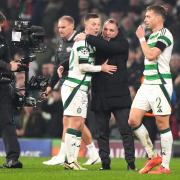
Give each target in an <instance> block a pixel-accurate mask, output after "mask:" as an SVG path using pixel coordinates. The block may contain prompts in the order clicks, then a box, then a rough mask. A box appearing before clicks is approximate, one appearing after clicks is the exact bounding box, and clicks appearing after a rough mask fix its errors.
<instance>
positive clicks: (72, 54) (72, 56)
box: [69, 51, 74, 69]
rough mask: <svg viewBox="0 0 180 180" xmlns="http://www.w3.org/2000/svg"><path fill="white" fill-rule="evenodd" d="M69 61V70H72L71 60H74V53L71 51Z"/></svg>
mask: <svg viewBox="0 0 180 180" xmlns="http://www.w3.org/2000/svg"><path fill="white" fill-rule="evenodd" d="M70 57H71V59H70V60H69V69H71V68H72V63H73V60H74V51H71V56H70Z"/></svg>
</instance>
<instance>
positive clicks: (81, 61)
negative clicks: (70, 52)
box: [79, 58, 89, 64]
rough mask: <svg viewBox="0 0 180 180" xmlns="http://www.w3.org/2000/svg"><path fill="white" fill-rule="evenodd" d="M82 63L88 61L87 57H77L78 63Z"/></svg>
mask: <svg viewBox="0 0 180 180" xmlns="http://www.w3.org/2000/svg"><path fill="white" fill-rule="evenodd" d="M84 63H85V64H87V63H89V62H88V59H86V58H80V59H79V64H84Z"/></svg>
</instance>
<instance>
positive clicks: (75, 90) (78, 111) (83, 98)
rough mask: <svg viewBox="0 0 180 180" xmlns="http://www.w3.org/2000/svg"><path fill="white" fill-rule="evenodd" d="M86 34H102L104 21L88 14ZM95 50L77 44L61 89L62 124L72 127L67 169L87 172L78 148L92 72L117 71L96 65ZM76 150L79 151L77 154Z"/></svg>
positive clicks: (67, 153) (108, 66) (68, 133)
mask: <svg viewBox="0 0 180 180" xmlns="http://www.w3.org/2000/svg"><path fill="white" fill-rule="evenodd" d="M84 25H85V33H86V34H91V35H97V34H98V33H99V31H100V27H101V21H100V18H99V16H98V15H97V14H93V13H90V14H87V15H86V17H85V19H84ZM94 53H95V48H94V47H91V46H90V45H88V44H87V43H86V41H79V42H75V43H74V45H73V47H72V50H71V55H70V59H69V71H68V76H67V78H66V79H65V81H64V83H63V85H62V87H61V95H62V101H63V108H64V116H63V121H65V120H68V122H69V126H68V128H67V131H66V133H65V146H66V157H67V162H66V163H64V166H65V168H66V169H71V170H85V168H82V167H81V166H80V165H79V164H78V163H77V162H76V159H77V153H78V151H77V147H80V142H81V131H82V129H83V127H84V121H85V118H86V114H87V102H88V95H87V92H88V89H89V86H90V81H91V76H92V73H93V72H100V71H103V72H106V73H110V74H112V73H113V72H115V71H116V69H117V67H116V66H113V65H108V64H107V61H106V62H105V63H104V64H102V65H100V66H96V65H94V61H95V59H94V58H95V54H94ZM75 149H76V150H75Z"/></svg>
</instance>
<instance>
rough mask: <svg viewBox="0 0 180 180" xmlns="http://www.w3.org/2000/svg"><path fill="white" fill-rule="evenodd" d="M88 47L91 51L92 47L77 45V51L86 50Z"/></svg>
mask: <svg viewBox="0 0 180 180" xmlns="http://www.w3.org/2000/svg"><path fill="white" fill-rule="evenodd" d="M85 49H87V50H88V51H90V49H89V48H88V47H86V46H80V47H77V51H81V50H85Z"/></svg>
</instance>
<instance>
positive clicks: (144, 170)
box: [139, 155, 162, 174]
mask: <svg viewBox="0 0 180 180" xmlns="http://www.w3.org/2000/svg"><path fill="white" fill-rule="evenodd" d="M161 162H162V158H161V156H159V155H157V156H156V157H154V158H152V159H149V160H148V161H147V163H146V164H145V166H144V167H143V168H142V169H140V170H139V173H140V174H145V173H148V172H149V171H150V170H151V169H152V168H153V167H155V166H158V165H159V164H161Z"/></svg>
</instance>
